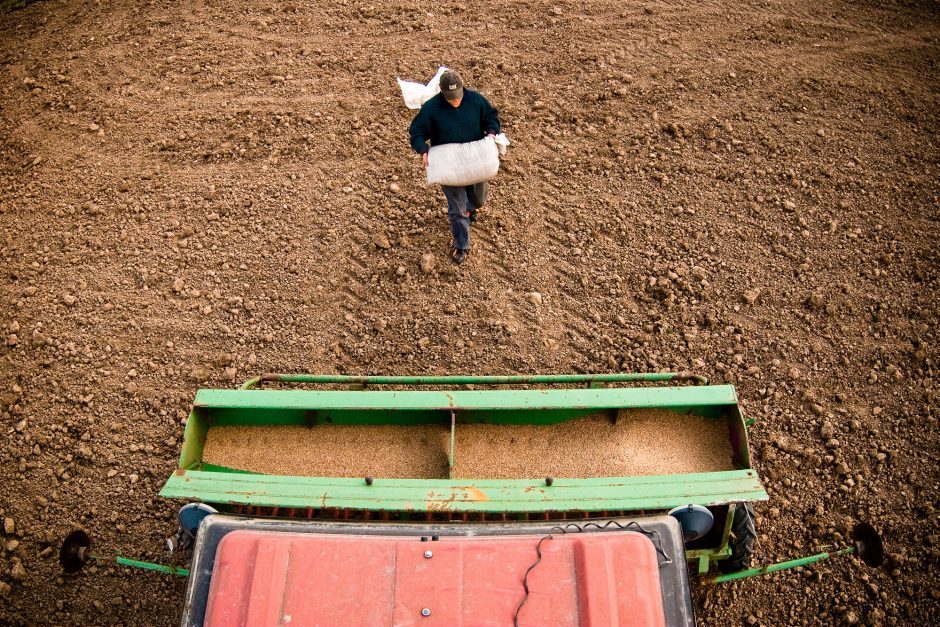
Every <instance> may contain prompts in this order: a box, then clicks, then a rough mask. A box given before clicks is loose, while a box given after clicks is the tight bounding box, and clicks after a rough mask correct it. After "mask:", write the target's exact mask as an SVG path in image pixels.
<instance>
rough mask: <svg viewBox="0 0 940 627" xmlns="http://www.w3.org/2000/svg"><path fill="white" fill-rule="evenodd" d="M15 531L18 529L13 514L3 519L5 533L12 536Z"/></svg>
mask: <svg viewBox="0 0 940 627" xmlns="http://www.w3.org/2000/svg"><path fill="white" fill-rule="evenodd" d="M15 531H16V522H15V521H14V520H13V518H12V517H11V516H7V517H6V518H4V519H3V533H5V534H7V535H8V536H12V535H13V532H15Z"/></svg>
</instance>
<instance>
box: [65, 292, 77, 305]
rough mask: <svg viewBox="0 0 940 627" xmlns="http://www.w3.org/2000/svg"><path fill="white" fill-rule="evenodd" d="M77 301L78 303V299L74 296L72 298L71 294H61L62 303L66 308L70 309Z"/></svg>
mask: <svg viewBox="0 0 940 627" xmlns="http://www.w3.org/2000/svg"><path fill="white" fill-rule="evenodd" d="M77 301H78V299H77V298H75V297H74V296H72V295H71V294H63V295H62V302H63V303H65V304H66V306H68V307H71V306H72V305H74V304H75V303H76V302H77Z"/></svg>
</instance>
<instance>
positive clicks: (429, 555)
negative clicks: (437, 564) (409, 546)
mask: <svg viewBox="0 0 940 627" xmlns="http://www.w3.org/2000/svg"><path fill="white" fill-rule="evenodd" d="M432 555H434V553H433V552H431V551H425V552H424V556H425V557H426V558H428V559H431V556H432Z"/></svg>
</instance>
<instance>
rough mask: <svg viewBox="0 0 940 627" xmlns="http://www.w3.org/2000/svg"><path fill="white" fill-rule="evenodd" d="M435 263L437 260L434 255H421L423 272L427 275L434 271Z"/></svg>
mask: <svg viewBox="0 0 940 627" xmlns="http://www.w3.org/2000/svg"><path fill="white" fill-rule="evenodd" d="M435 263H436V260H435V259H434V255H432V254H431V253H424V254H423V255H421V271H422V272H424V273H425V274H430V273H431V271H433V270H434V265H435Z"/></svg>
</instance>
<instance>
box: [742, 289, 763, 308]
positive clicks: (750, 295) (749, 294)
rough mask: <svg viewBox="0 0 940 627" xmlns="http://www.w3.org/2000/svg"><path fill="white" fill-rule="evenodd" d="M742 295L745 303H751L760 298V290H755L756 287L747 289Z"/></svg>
mask: <svg viewBox="0 0 940 627" xmlns="http://www.w3.org/2000/svg"><path fill="white" fill-rule="evenodd" d="M743 296H744V302H745V303H747V304H748V305H753V304H754V303H756V302H757V299H758V298H760V290H757V289H754V290H747V291H746V292H744V294H743Z"/></svg>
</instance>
